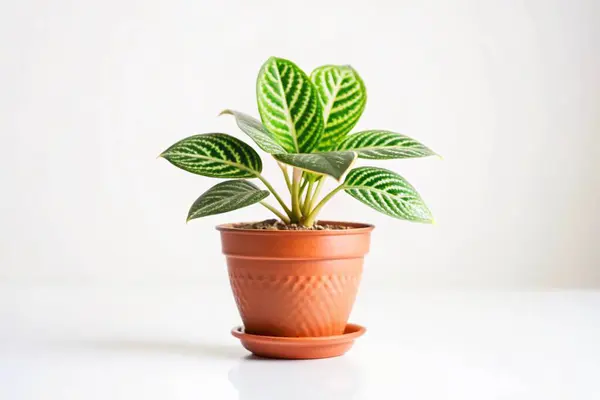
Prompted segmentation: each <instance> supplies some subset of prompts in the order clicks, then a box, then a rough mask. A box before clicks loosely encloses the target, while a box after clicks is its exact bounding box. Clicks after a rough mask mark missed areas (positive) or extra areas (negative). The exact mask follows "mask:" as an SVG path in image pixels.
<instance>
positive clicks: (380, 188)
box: [344, 167, 433, 223]
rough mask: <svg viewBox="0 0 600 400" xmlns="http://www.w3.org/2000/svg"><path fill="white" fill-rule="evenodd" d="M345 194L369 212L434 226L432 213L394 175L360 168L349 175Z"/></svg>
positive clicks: (380, 170)
mask: <svg viewBox="0 0 600 400" xmlns="http://www.w3.org/2000/svg"><path fill="white" fill-rule="evenodd" d="M344 190H345V191H346V193H348V194H349V195H350V196H352V197H354V198H355V199H357V200H359V201H361V202H363V203H365V204H366V205H368V206H369V207H371V208H374V209H375V210H377V211H379V212H382V213H384V214H387V215H389V216H391V217H394V218H399V219H405V220H409V221H414V222H423V223H433V216H432V215H431V212H430V211H429V209H428V208H427V206H426V205H425V203H424V202H423V200H422V199H421V196H419V194H418V193H417V191H416V190H415V188H414V187H412V186H411V184H410V183H408V182H407V181H406V180H405V179H404V178H402V177H401V176H400V175H398V174H396V173H395V172H392V171H389V170H387V169H383V168H374V167H360V168H355V169H353V170H352V171H350V172H349V173H348V175H347V176H346V180H345V181H344Z"/></svg>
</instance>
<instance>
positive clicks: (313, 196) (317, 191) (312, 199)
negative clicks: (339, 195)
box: [307, 176, 326, 212]
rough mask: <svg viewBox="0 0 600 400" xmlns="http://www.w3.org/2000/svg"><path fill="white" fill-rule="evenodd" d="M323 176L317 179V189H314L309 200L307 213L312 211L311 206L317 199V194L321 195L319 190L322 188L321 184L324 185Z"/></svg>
mask: <svg viewBox="0 0 600 400" xmlns="http://www.w3.org/2000/svg"><path fill="white" fill-rule="evenodd" d="M325 179H326V177H325V176H322V177H321V178H319V183H317V188H316V189H315V191H314V193H313V195H312V196H311V198H310V204H309V205H308V207H307V212H311V211H312V209H313V205H314V204H315V201H316V200H317V199H318V198H319V194H320V193H321V189H322V188H323V184H324V183H325Z"/></svg>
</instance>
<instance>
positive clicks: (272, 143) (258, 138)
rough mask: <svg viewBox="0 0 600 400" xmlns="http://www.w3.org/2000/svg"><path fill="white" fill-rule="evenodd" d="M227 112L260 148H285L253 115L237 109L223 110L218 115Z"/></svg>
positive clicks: (275, 151) (268, 151) (277, 151)
mask: <svg viewBox="0 0 600 400" xmlns="http://www.w3.org/2000/svg"><path fill="white" fill-rule="evenodd" d="M223 114H229V115H233V116H234V117H235V122H236V123H237V126H239V128H240V129H241V130H242V131H243V132H244V133H246V134H247V135H248V136H250V137H251V138H252V140H254V142H255V143H256V144H257V145H258V147H260V148H261V149H262V150H264V151H266V152H267V153H271V154H276V153H285V152H286V151H285V149H284V148H283V147H281V145H280V144H279V143H277V140H276V139H275V138H274V137H273V135H272V134H271V132H269V131H268V130H266V129H265V127H264V126H263V125H262V123H261V122H260V121H259V120H257V119H256V118H254V117H251V116H249V115H247V114H244V113H242V112H239V111H233V110H224V111H222V112H221V114H219V115H223Z"/></svg>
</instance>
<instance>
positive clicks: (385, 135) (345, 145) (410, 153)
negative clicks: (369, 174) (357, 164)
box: [336, 130, 436, 160]
mask: <svg viewBox="0 0 600 400" xmlns="http://www.w3.org/2000/svg"><path fill="white" fill-rule="evenodd" d="M336 150H339V151H343V150H352V151H356V152H357V153H358V157H360V158H365V159H370V160H389V159H392V158H415V157H427V156H433V155H436V154H435V153H434V152H433V150H431V149H430V148H428V147H426V146H424V145H422V144H421V143H419V142H417V141H416V140H414V139H411V138H409V137H408V136H404V135H401V134H399V133H395V132H390V131H381V130H371V131H364V132H358V133H355V134H353V135H350V136H347V137H346V138H345V139H344V140H343V141H342V142H341V143H340V144H338V145H337V146H336Z"/></svg>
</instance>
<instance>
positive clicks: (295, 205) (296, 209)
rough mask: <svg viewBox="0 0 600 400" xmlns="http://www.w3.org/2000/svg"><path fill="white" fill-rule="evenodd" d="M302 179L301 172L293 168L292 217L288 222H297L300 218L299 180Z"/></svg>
mask: <svg viewBox="0 0 600 400" xmlns="http://www.w3.org/2000/svg"><path fill="white" fill-rule="evenodd" d="M301 179H302V170H300V169H298V168H293V173H292V215H290V220H291V221H292V222H299V221H300V219H301V218H302V211H300V180H301Z"/></svg>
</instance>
